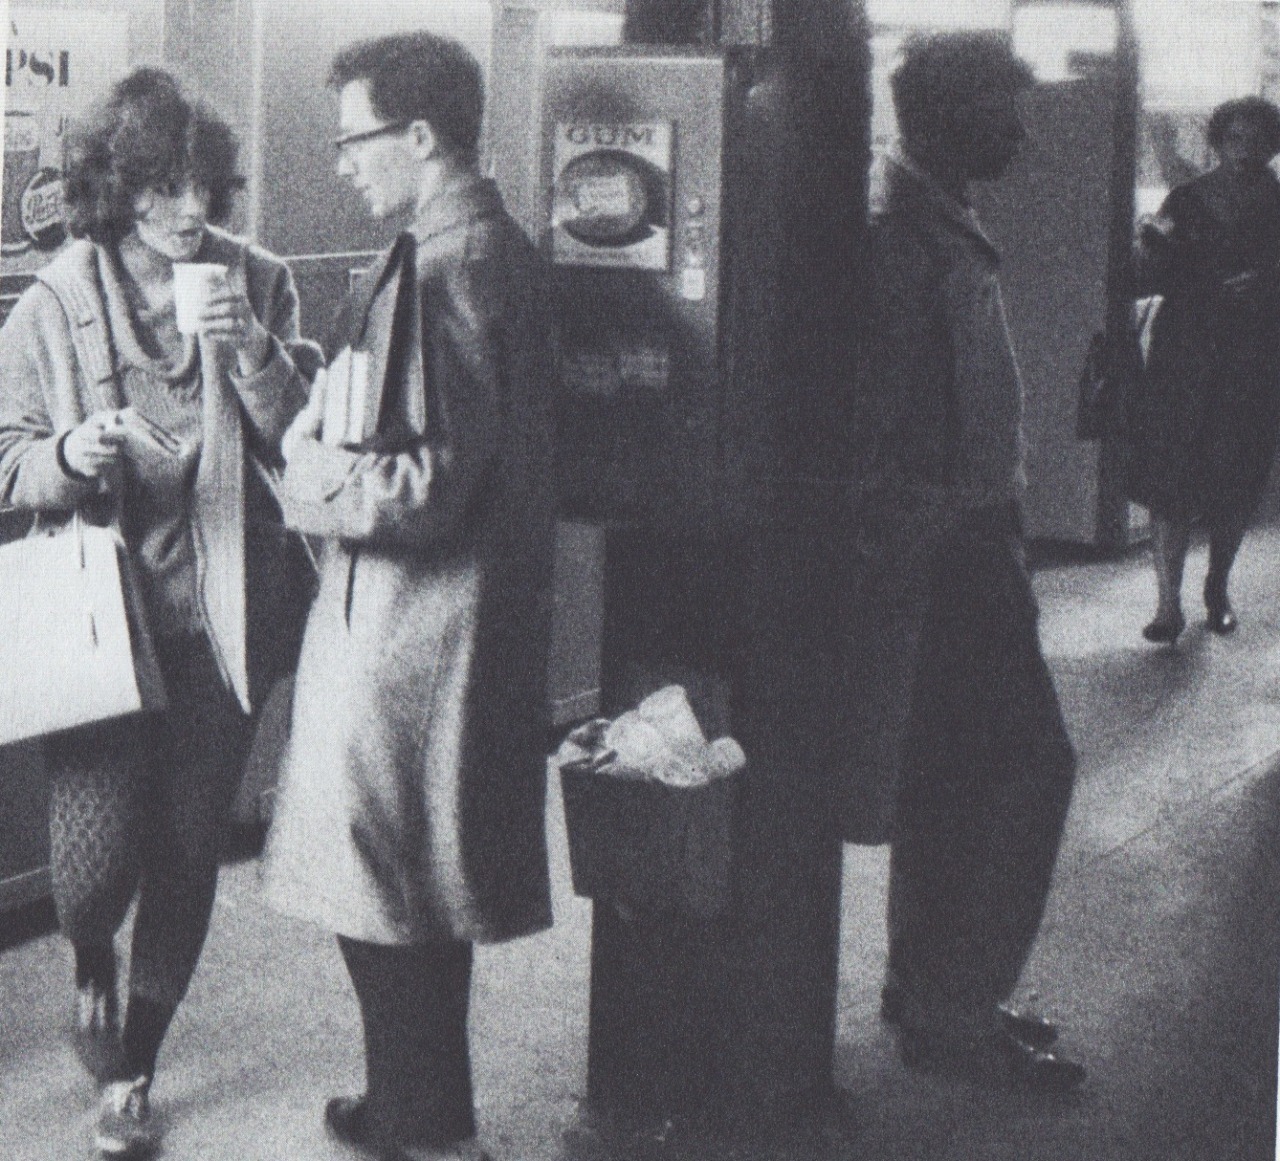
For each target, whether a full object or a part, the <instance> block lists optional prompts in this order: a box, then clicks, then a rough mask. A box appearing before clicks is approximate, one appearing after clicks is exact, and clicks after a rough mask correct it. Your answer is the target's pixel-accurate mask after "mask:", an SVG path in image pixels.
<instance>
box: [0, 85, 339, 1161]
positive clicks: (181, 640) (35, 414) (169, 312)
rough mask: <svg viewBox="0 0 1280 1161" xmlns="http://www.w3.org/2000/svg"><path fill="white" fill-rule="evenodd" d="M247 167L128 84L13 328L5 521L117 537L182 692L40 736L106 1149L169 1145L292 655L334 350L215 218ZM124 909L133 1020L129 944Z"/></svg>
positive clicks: (78, 157)
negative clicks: (252, 795) (310, 480)
mask: <svg viewBox="0 0 1280 1161" xmlns="http://www.w3.org/2000/svg"><path fill="white" fill-rule="evenodd" d="M236 155H237V146H236V142H235V140H234V138H233V137H232V134H231V131H230V130H229V129H228V127H227V126H226V125H225V124H224V123H223V122H222V121H221V120H219V119H218V118H217V117H216V116H215V115H214V114H213V112H212V111H210V110H209V109H207V108H205V107H204V106H202V105H200V104H196V103H193V102H191V101H190V100H188V99H187V98H186V97H185V96H184V95H183V93H182V92H181V90H180V89H179V87H178V85H177V83H176V82H175V81H174V79H173V78H172V77H171V76H169V74H167V73H165V72H162V71H160V70H158V69H151V68H146V69H139V70H137V71H135V72H133V73H131V74H130V75H129V76H127V77H126V78H124V79H123V80H122V81H120V82H119V83H118V84H117V85H116V86H115V87H114V88H113V89H112V90H111V92H110V94H109V95H108V96H107V98H106V100H105V101H104V102H103V103H102V104H101V105H100V106H99V107H98V108H96V109H95V110H94V112H93V114H92V115H91V116H90V117H89V118H88V119H87V121H86V123H85V124H84V125H83V126H82V129H81V131H80V132H79V134H78V135H77V137H76V139H75V140H74V141H73V142H72V144H71V147H70V150H69V155H68V173H67V183H66V198H67V209H68V219H69V227H70V231H71V233H72V234H73V235H74V236H75V237H76V239H77V240H76V241H73V242H72V243H71V244H70V245H69V246H68V247H67V248H66V249H65V250H64V251H63V252H62V253H61V254H59V255H58V256H57V257H56V258H55V259H54V260H53V261H52V262H51V263H50V264H49V265H48V266H47V267H46V268H45V269H44V270H43V271H41V272H40V274H39V276H38V278H37V280H36V281H35V283H34V284H33V285H32V286H31V287H30V288H29V289H28V290H27V291H26V292H25V293H24V294H23V295H22V297H21V299H20V300H19V301H18V303H17V304H16V305H15V307H14V309H13V312H12V314H11V315H10V317H9V319H8V320H7V322H6V323H5V326H4V329H3V331H2V332H0V504H3V505H7V506H11V507H13V508H17V509H24V510H27V511H30V512H33V513H39V514H50V515H53V516H54V517H55V518H56V517H57V516H58V515H63V516H65V515H67V514H69V513H72V512H75V511H79V512H80V513H81V514H82V515H83V516H84V517H85V518H86V519H89V520H92V521H96V522H108V521H116V522H117V523H118V526H119V528H120V531H121V534H122V537H123V539H124V542H125V545H126V548H127V549H128V552H129V555H130V558H131V560H132V563H133V566H134V571H135V572H136V574H137V576H138V580H139V586H140V589H141V597H142V606H143V610H144V613H145V616H146V620H147V629H148V630H149V632H150V634H151V636H152V638H153V639H154V642H155V646H156V653H157V657H158V661H159V664H160V670H161V674H162V676H163V678H164V682H165V687H166V692H167V700H168V708H167V709H165V710H164V711H163V712H161V713H156V714H150V715H145V716H137V717H132V718H126V719H118V720H115V721H111V722H107V723H103V724H97V725H92V726H85V727H81V728H79V729H75V730H70V731H66V732H65V733H62V734H58V735H55V736H53V737H51V738H49V739H48V740H47V742H46V752H47V764H48V767H49V769H50V774H51V779H52V794H51V807H50V834H51V847H52V852H51V853H52V872H53V894H54V902H55V904H56V906H57V911H58V918H59V922H60V925H61V928H62V931H63V933H64V934H65V935H66V936H67V938H68V939H69V941H70V943H71V948H72V951H73V953H74V959H75V983H76V991H77V1003H76V1008H75V1035H76V1042H77V1047H78V1049H79V1050H80V1054H81V1058H82V1060H83V1061H84V1062H85V1064H86V1066H87V1067H88V1068H89V1069H90V1070H91V1071H92V1072H93V1073H94V1074H95V1076H96V1078H97V1080H98V1081H99V1083H100V1084H101V1086H102V1089H101V1096H100V1104H99V1110H98V1120H97V1133H96V1141H97V1145H98V1147H99V1149H101V1151H102V1152H103V1153H104V1154H106V1155H108V1156H138V1155H141V1154H143V1153H146V1152H148V1151H150V1150H151V1149H152V1148H154V1146H155V1145H156V1144H157V1136H156V1130H155V1128H154V1125H153V1122H152V1120H151V1118H150V1110H149V1101H148V1092H149V1089H150V1086H151V1079H152V1077H153V1076H154V1073H155V1065H156V1057H157V1054H158V1052H159V1049H160V1045H161V1042H162V1040H163V1038H164V1036H165V1033H166V1031H167V1029H168V1027H169V1024H170V1021H171V1020H172V1018H173V1015H174V1012H175V1010H176V1009H177V1007H178V1004H179V1002H180V1001H181V999H182V997H183V995H184V994H185V992H186V990H187V985H188V983H189V981H190V979H191V976H192V973H193V972H194V970H195V966H196V961H197V959H198V958H199V955H200V951H201V947H202V945H203V943H204V939H205V935H206V932H207V931H208V926H209V917H210V913H211V910H212V906H213V898H214V890H215V885H216V881H217V866H218V861H217V860H218V851H219V844H220V840H221V835H222V830H223V827H224V823H225V820H226V818H227V815H228V811H229V807H230V803H231V800H232V798H233V796H234V793H235V789H236V785H237V781H238V778H239V775H240V770H241V764H242V759H243V757H244V753H245V749H246V742H247V738H248V725H249V718H248V714H249V711H250V707H251V705H252V704H253V702H254V701H255V700H256V699H257V698H258V697H259V696H260V693H261V691H262V690H263V689H264V688H265V686H266V684H267V683H268V682H269V681H271V680H272V679H273V678H274V677H275V676H276V675H277V674H278V672H279V671H280V669H281V668H282V663H287V661H288V660H291V654H290V646H291V642H289V641H288V640H287V639H286V638H287V636H288V631H287V629H286V626H288V625H289V624H290V623H291V622H292V623H295V624H296V623H298V622H299V621H300V618H298V617H290V616H288V615H286V614H287V610H286V609H285V608H284V607H282V602H285V601H297V600H298V599H300V598H301V599H305V596H304V594H300V593H298V592H297V588H296V586H294V587H293V588H292V589H291V586H290V583H289V581H290V577H292V576H295V575H296V573H294V572H293V571H292V570H291V569H290V567H289V563H290V562H289V553H290V552H291V551H292V550H291V548H290V546H289V545H288V542H287V541H286V539H285V534H284V531H283V529H282V527H281V525H280V523H279V513H278V510H277V509H276V508H275V507H274V501H273V498H272V495H271V492H270V490H269V488H268V487H267V485H266V483H265V481H264V480H263V479H262V478H261V474H260V472H259V468H262V467H265V466H267V465H269V464H272V463H275V462H278V454H279V453H278V448H279V443H280V436H281V434H282V433H283V431H284V430H285V428H286V427H287V425H288V424H289V422H290V421H291V420H292V419H293V417H294V416H295V415H296V414H297V412H298V411H299V410H300V409H301V408H302V406H303V405H304V403H305V402H306V398H307V391H308V379H309V377H313V376H314V371H315V368H316V366H318V361H319V352H318V349H313V348H312V347H311V345H310V344H307V343H304V342H302V341H301V340H300V339H299V333H298V298H297V293H296V291H295V288H294V284H293V279H292V277H291V276H290V274H289V271H288V269H287V268H286V267H285V266H284V264H283V263H281V262H280V261H279V260H277V259H275V258H273V257H271V256H270V255H268V254H266V253H264V252H263V251H262V250H259V249H257V248H256V247H253V246H250V245H248V244H246V243H245V242H243V241H241V240H239V239H237V238H235V237H233V236H231V235H230V234H227V233H225V232H223V231H221V230H219V229H217V228H215V227H214V226H213V225H211V223H213V222H216V221H220V220H223V219H225V217H226V215H227V213H228V210H229V207H230V201H231V197H232V195H233V193H234V192H235V191H236V190H238V189H239V188H241V187H242V185H243V184H244V182H243V179H242V178H241V177H239V176H238V175H237V172H236ZM192 261H198V262H206V263H215V264H217V265H220V266H222V267H225V269H226V278H225V281H224V282H222V284H221V287H220V289H216V290H215V291H214V293H213V294H212V296H211V297H210V299H209V301H208V303H207V305H206V306H205V307H204V308H203V311H202V312H201V313H200V315H199V318H198V320H197V325H196V332H197V333H195V334H183V333H180V331H179V329H178V326H177V320H176V312H175V304H174V264H175V263H181V262H192ZM255 459H257V460H258V461H259V463H258V464H255V463H254V460H255ZM264 461H265V463H264ZM262 474H265V473H262ZM135 894H136V895H137V896H138V910H137V916H136V921H135V924H134V928H133V942H132V954H131V957H130V973H129V982H128V997H127V1003H126V1005H125V1009H124V1020H123V1024H121V1023H120V1021H119V1020H118V1017H117V1010H118V1001H117V980H116V957H115V948H114V936H115V933H116V931H117V930H118V928H119V927H120V925H121V923H122V922H123V920H124V917H125V913H126V911H127V910H128V907H129V905H130V903H131V902H132V900H133V898H134V896H135Z"/></svg>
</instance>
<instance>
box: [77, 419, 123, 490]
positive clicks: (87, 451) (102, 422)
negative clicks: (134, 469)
mask: <svg viewBox="0 0 1280 1161" xmlns="http://www.w3.org/2000/svg"><path fill="white" fill-rule="evenodd" d="M125 439H126V431H125V423H124V420H123V418H122V417H121V415H120V412H118V411H97V412H94V414H93V415H91V416H89V418H88V419H86V420H85V421H84V422H83V423H82V424H80V426H79V427H75V428H72V429H71V431H69V432H68V433H67V434H66V436H64V437H63V440H62V455H63V458H64V459H65V460H66V462H67V466H68V467H69V468H70V469H71V470H72V471H73V472H75V473H77V474H78V475H81V476H84V477H86V478H87V479H91V480H100V479H102V478H103V477H104V476H106V475H107V474H108V473H109V472H111V471H112V469H114V468H115V466H116V465H117V464H118V463H119V462H120V456H121V452H122V449H123V448H124V441H125Z"/></svg>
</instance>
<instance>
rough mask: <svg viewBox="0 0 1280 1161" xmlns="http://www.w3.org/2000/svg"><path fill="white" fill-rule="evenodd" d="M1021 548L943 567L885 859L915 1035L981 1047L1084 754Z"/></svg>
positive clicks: (1026, 939)
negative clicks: (1050, 660)
mask: <svg viewBox="0 0 1280 1161" xmlns="http://www.w3.org/2000/svg"><path fill="white" fill-rule="evenodd" d="M1036 614H1037V610H1036V605H1035V598H1034V596H1033V595H1032V592H1031V587H1030V581H1029V579H1028V577H1027V574H1026V571H1025V568H1024V567H1023V564H1022V561H1021V557H1020V552H1019V550H1018V547H1017V541H1016V539H1015V538H1013V537H1010V536H1008V535H1001V534H1000V533H999V532H998V531H991V532H988V533H985V534H975V535H971V536H966V537H965V538H963V539H962V540H958V541H957V542H956V543H954V544H953V545H952V546H951V547H950V548H949V549H947V550H946V551H945V552H944V553H943V554H942V555H941V559H940V560H939V561H938V563H937V570H936V573H935V577H934V585H933V597H932V605H931V609H930V612H929V615H928V618H927V620H926V623H925V626H924V629H925V631H924V637H923V642H922V649H921V656H920V665H919V670H918V676H917V685H916V690H915V695H914V699H913V704H912V716H911V726H910V732H909V737H908V744H907V749H906V766H905V769H904V783H903V787H902V791H901V796H900V799H899V804H898V812H897V820H896V830H895V833H894V838H893V844H892V851H891V856H890V878H889V977H890V980H891V981H892V982H894V983H895V984H897V985H898V986H899V987H900V988H901V989H902V992H903V995H904V999H905V1001H906V1006H905V1009H904V1015H905V1016H906V1019H907V1020H908V1022H912V1021H915V1020H918V1021H920V1022H921V1023H924V1024H927V1025H929V1026H931V1027H935V1028H939V1029H943V1030H948V1029H949V1030H952V1031H954V1032H955V1033H956V1034H957V1035H974V1034H982V1033H983V1032H984V1030H986V1029H987V1028H989V1027H990V1026H991V1021H992V1009H993V1007H994V1005H995V1004H997V1003H999V1002H1001V1001H1003V1000H1006V999H1007V998H1008V997H1009V995H1010V994H1011V993H1012V991H1013V989H1014V987H1015V986H1016V985H1017V981H1018V977H1019V975H1020V974H1021V972H1022V969H1023V966H1024V965H1025V963H1026V960H1027V956H1028V955H1029V954H1030V951H1031V946H1032V944H1033V942H1034V941H1035V937H1036V933H1037V932H1038V931H1039V928H1040V921H1041V918H1042V917H1043V914H1044V907H1045V901H1046V899H1047V897H1048V894H1049V887H1050V883H1051V880H1052V876H1053V867H1054V862H1055V860H1056V858H1057V853H1058V846H1059V844H1060V842H1061V838H1062V830H1063V825H1064V823H1065V821H1066V815H1067V807H1068V804H1069V802H1070V798H1071V790H1072V784H1073V773H1074V764H1075V761H1074V753H1073V751H1072V748H1071V743H1070V740H1069V739H1068V737H1067V734H1066V729H1065V726H1064V724H1063V721H1062V713H1061V710H1060V708H1059V705H1058V699H1057V695H1056V693H1055V691H1054V688H1053V681H1052V678H1051V676H1050V674H1049V671H1048V667H1047V666H1046V665H1045V661H1044V657H1043V655H1042V654H1041V652H1040V644H1039V638H1038V636H1037V631H1036Z"/></svg>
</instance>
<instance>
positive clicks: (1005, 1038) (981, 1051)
mask: <svg viewBox="0 0 1280 1161" xmlns="http://www.w3.org/2000/svg"><path fill="white" fill-rule="evenodd" d="M899 1046H900V1048H901V1051H902V1059H903V1063H905V1064H906V1065H907V1066H908V1067H910V1068H915V1069H920V1070H922V1071H925V1072H945V1073H952V1074H955V1075H956V1076H959V1077H962V1078H964V1079H967V1080H975V1079H976V1080H984V1079H997V1078H999V1077H1001V1075H1003V1079H1004V1080H1006V1081H1007V1082H1008V1083H1010V1084H1012V1085H1013V1086H1014V1087H1015V1088H1019V1089H1023V1090H1025V1091H1027V1092H1034V1093H1042V1094H1066V1093H1071V1092H1075V1091H1076V1090H1077V1089H1078V1088H1080V1086H1081V1085H1082V1084H1084V1082H1085V1078H1086V1076H1087V1073H1086V1071H1085V1068H1084V1065H1082V1064H1078V1063H1077V1062H1076V1061H1074V1060H1067V1059H1066V1058H1064V1057H1061V1056H1058V1055H1057V1054H1056V1053H1053V1052H1048V1051H1046V1050H1045V1049H1043V1048H1034V1047H1032V1046H1031V1045H1030V1044H1027V1043H1026V1042H1025V1041H1023V1040H1020V1039H1019V1038H1018V1037H1017V1036H1012V1035H1010V1034H1009V1033H1008V1032H1006V1031H1004V1030H1001V1031H1000V1032H999V1033H997V1034H996V1035H994V1036H991V1037H989V1038H986V1039H983V1040H977V1041H967V1042H957V1041H955V1040H951V1039H948V1038H942V1037H937V1036H932V1035H928V1034H924V1033H921V1032H918V1031H915V1030H914V1029H907V1028H902V1029H900V1030H899Z"/></svg>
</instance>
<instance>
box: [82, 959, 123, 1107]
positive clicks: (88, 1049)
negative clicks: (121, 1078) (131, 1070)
mask: <svg viewBox="0 0 1280 1161" xmlns="http://www.w3.org/2000/svg"><path fill="white" fill-rule="evenodd" d="M75 1047H76V1055H77V1056H79V1058H80V1063H81V1064H83V1065H84V1067H85V1068H86V1069H87V1070H88V1072H89V1074H90V1075H91V1076H92V1077H93V1078H94V1079H95V1080H96V1081H98V1082H99V1083H102V1082H103V1081H105V1080H107V1079H108V1078H109V1077H111V1076H114V1075H118V1074H119V1072H120V1068H121V1066H122V1064H123V1062H124V1050H123V1048H122V1047H121V1045H120V1014H119V1008H118V1005H117V1002H116V993H115V989H114V988H104V987H103V986H102V985H101V984H98V983H92V982H91V983H87V984H85V985H84V987H82V988H78V989H77V990H76V1012H75Z"/></svg>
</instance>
